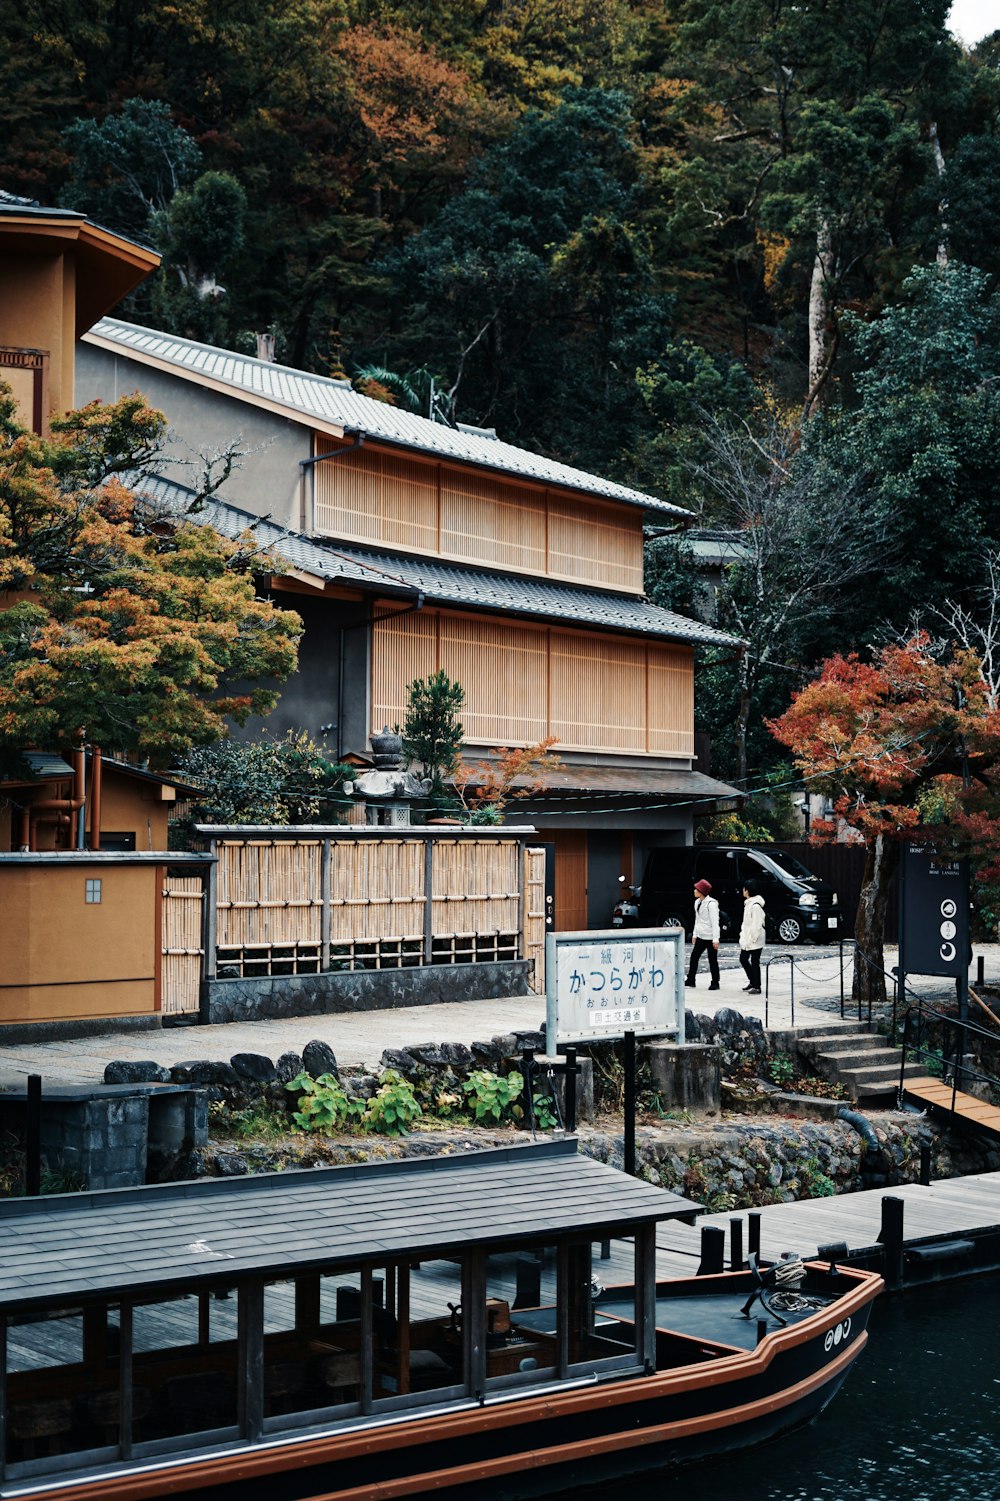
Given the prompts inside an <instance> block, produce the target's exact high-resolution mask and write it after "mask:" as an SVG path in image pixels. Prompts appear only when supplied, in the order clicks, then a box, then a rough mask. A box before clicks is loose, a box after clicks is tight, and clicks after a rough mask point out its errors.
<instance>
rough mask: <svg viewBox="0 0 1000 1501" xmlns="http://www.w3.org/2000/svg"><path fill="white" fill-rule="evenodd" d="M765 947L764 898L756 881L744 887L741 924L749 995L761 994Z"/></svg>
mask: <svg viewBox="0 0 1000 1501" xmlns="http://www.w3.org/2000/svg"><path fill="white" fill-rule="evenodd" d="M763 947H764V898H763V897H762V896H761V894H760V887H759V886H758V885H757V882H756V881H748V882H747V883H746V885H745V886H744V888H743V922H742V924H741V925H740V963H741V964H742V966H743V969H744V972H745V973H746V977H747V979H748V980H749V982H750V983H749V984H748V985H744V987H743V989H744V990H745V991H746V992H747V994H748V995H760V953H761V949H762V948H763Z"/></svg>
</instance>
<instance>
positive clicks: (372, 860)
mask: <svg viewBox="0 0 1000 1501" xmlns="http://www.w3.org/2000/svg"><path fill="white" fill-rule="evenodd" d="M424 905H425V901H424V841H423V840H422V839H391V838H387V839H334V840H333V841H332V847H331V851H330V946H331V948H334V947H338V946H340V945H347V944H375V943H389V944H392V945H395V944H397V943H398V942H400V941H402V940H411V941H412V940H415V939H421V940H422V938H423V933H424Z"/></svg>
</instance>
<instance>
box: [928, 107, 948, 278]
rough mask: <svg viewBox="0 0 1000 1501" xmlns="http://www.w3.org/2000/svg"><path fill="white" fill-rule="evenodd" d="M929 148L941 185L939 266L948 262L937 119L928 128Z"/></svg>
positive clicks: (945, 204)
mask: <svg viewBox="0 0 1000 1501" xmlns="http://www.w3.org/2000/svg"><path fill="white" fill-rule="evenodd" d="M927 133H928V135H929V136H930V142H931V150H932V151H933V152H934V165H935V167H936V168H937V175H938V180H939V181H940V183H941V186H942V197H941V198H940V200H939V201H938V246H937V263H938V265H939V266H947V264H948V229H949V226H948V200H947V198H945V197H944V196H943V190H944V178H945V165H944V152H943V151H942V150H941V140H940V137H939V136H938V128H937V121H936V120H932V121H931V124H930V126H929V128H928V132H927Z"/></svg>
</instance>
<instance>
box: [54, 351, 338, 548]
mask: <svg viewBox="0 0 1000 1501" xmlns="http://www.w3.org/2000/svg"><path fill="white" fill-rule="evenodd" d="M132 391H141V392H142V394H143V395H144V396H145V397H146V399H147V401H149V403H150V404H151V405H152V406H154V407H156V408H157V409H158V410H159V411H161V412H163V414H164V416H165V417H166V418H167V421H168V422H169V424H170V432H169V438H168V446H167V449H166V452H165V454H164V460H163V463H162V464H159V465H158V466H157V467H158V468H159V470H160V472H161V473H162V474H164V475H165V476H166V478H168V479H172V480H175V481H176V482H177V483H178V484H180V485H196V484H197V483H198V480H199V478H200V475H201V472H202V468H203V465H202V463H201V456H202V455H215V454H218V453H221V452H224V451H225V450H226V448H227V447H228V446H229V445H231V444H234V443H235V444H237V445H238V447H239V448H240V449H241V451H242V452H244V453H245V454H246V458H245V459H243V460H242V463H241V464H240V465H239V466H238V467H237V468H235V469H234V470H233V473H232V474H231V476H230V477H229V479H228V480H227V481H226V484H225V486H224V487H223V488H222V489H221V490H220V491H219V492H218V498H219V499H220V500H225V501H228V503H229V504H230V505H234V506H241V507H242V508H243V509H244V510H247V511H253V512H255V513H256V514H257V515H258V516H270V517H272V519H273V520H274V521H276V522H277V523H278V524H279V525H280V526H287V527H290V528H292V530H294V531H299V530H301V528H302V515H301V509H302V502H301V498H300V478H299V475H300V471H299V460H300V459H307V458H308V457H309V450H310V444H311V442H312V432H311V429H310V427H309V424H308V423H307V422H306V421H304V420H303V421H302V422H291V421H288V420H287V419H286V418H284V417H279V416H278V415H276V414H275V413H273V412H267V411H264V410H263V409H262V408H260V407H255V406H251V405H250V404H249V403H248V402H246V401H240V400H238V399H237V398H235V397H232V396H224V395H222V394H221V393H219V392H216V391H211V390H208V389H207V388H206V387H204V386H200V385H199V384H198V382H197V381H192V380H184V379H182V378H181V377H180V376H177V375H171V374H169V373H168V372H167V371H164V370H156V369H154V368H153V367H152V366H150V365H144V364H142V363H141V362H140V361H138V360H130V359H126V358H124V357H123V356H121V355H117V354H112V353H110V351H108V350H104V349H98V348H96V347H95V346H93V345H91V344H86V343H79V344H77V346H76V402H77V405H78V406H83V405H84V404H85V403H86V402H88V401H117V399H118V398H119V396H127V395H129V394H130V393H131V392H132Z"/></svg>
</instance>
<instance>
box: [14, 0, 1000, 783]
mask: <svg viewBox="0 0 1000 1501" xmlns="http://www.w3.org/2000/svg"><path fill="white" fill-rule="evenodd" d="M947 11H948V0H799V3H796V4H791V3H788V0H668V3H667V4H664V3H663V0H408V3H406V4H403V3H401V0H197V3H195V0H175V3H174V4H172V5H170V6H169V7H167V6H163V5H159V4H156V3H151V0H114V3H112V0H55V3H48V0H23V4H21V5H20V6H19V7H18V8H17V10H16V12H14V13H12V14H11V16H10V17H9V18H8V23H7V32H8V47H7V49H6V51H5V53H4V55H3V56H2V57H0V187H3V188H6V189H7V190H8V191H10V192H14V193H18V194H23V195H27V196H30V197H34V198H38V199H40V200H41V201H42V202H45V203H55V202H61V203H65V204H69V205H72V206H73V207H75V208H78V209H81V210H85V211H87V212H88V213H90V214H91V215H92V216H93V217H94V218H96V219H97V220H98V221H99V222H102V223H104V224H107V225H108V226H110V227H111V228H114V229H116V230H119V231H122V232H124V233H126V234H130V235H133V236H136V237H138V238H140V239H143V240H146V241H149V242H151V243H152V244H154V245H155V246H156V247H157V249H159V250H160V251H161V253H162V255H163V266H162V269H161V271H160V272H159V273H158V274H157V276H156V277H155V278H153V279H151V280H150V282H149V283H147V284H146V285H145V286H144V287H143V288H141V289H140V290H139V291H137V292H136V293H135V294H133V297H132V298H131V299H130V301H129V303H128V304H127V305H125V306H124V307H123V308H122V309H121V311H122V313H123V315H124V316H126V317H129V318H132V319H134V320H136V321H138V322H147V323H150V324H153V325H155V326H158V327H162V328H167V329H170V330H175V331H178V332H182V333H185V334H188V335H190V336H192V337H195V338H201V339H205V340H209V341H211V342H216V343H223V344H227V345H231V346H233V347H237V348H241V349H244V350H248V351H251V352H252V351H253V350H254V349H255V342H254V336H255V334H256V333H259V332H270V333H272V334H273V335H274V337H275V341H276V356H277V358H278V359H279V360H282V361H284V362H286V363H289V364H294V365H300V366H303V367H305V368H307V369H311V370H315V371H319V372H321V373H324V374H346V375H348V376H350V377H351V378H352V379H353V380H354V381H355V383H356V384H357V385H358V387H359V388H360V389H362V390H366V391H368V392H369V393H370V394H372V395H380V396H382V397H384V398H386V399H391V400H394V401H396V402H399V403H403V404H408V405H412V406H413V407H415V409H417V410H420V411H422V412H424V413H425V414H430V415H434V416H435V417H437V418H438V420H442V421H454V420H456V419H459V420H462V421H465V422H471V423H475V424H482V425H488V426H495V427H496V428H497V429H498V430H499V432H500V433H501V435H502V436H503V437H505V438H507V439H508V440H510V441H512V442H516V443H519V444H522V445H524V446H527V447H530V448H534V449H538V450H540V451H542V452H545V453H548V454H552V455H555V456H557V457H559V458H561V459H563V460H565V461H567V462H569V463H573V464H577V465H580V466H581V467H584V468H588V469H592V470H595V471H597V472H600V473H603V474H606V475H608V476H610V477H613V478H616V479H621V480H624V481H627V482H630V483H632V484H635V485H637V486H640V487H642V488H644V489H647V490H649V491H651V492H655V493H657V494H660V495H663V496H665V497H668V498H670V499H673V500H676V501H679V502H680V503H681V504H683V505H685V506H687V507H688V508H689V509H691V510H692V511H694V512H695V513H697V514H698V515H699V516H700V517H701V518H702V524H705V525H714V526H727V527H735V528H739V529H740V530H741V531H743V532H744V533H745V535H746V538H747V543H748V546H747V557H746V560H745V561H744V562H743V563H741V564H740V565H739V566H737V567H735V568H734V569H732V570H731V571H730V573H729V575H728V577H727V580H726V583H725V586H724V588H723V590H722V592H721V595H720V600H719V612H720V623H722V624H724V625H729V626H731V627H732V628H733V629H734V631H736V632H737V633H738V634H740V635H741V636H743V637H744V638H745V639H747V641H748V642H749V643H750V646H749V650H748V652H747V653H746V654H745V656H744V657H743V659H742V661H737V660H736V659H735V657H734V655H733V654H732V653H719V654H718V656H717V658H716V659H714V660H713V659H712V657H711V655H708V656H707V657H706V659H705V660H704V661H703V665H702V668H701V678H700V688H699V696H698V702H699V707H698V712H699V715H700V718H701V721H702V725H703V727H704V728H707V729H709V730H711V731H713V732H714V742H715V764H714V769H715V770H716V771H717V772H718V773H721V774H723V775H729V776H731V777H743V778H746V779H747V781H748V782H749V783H752V782H753V780H754V778H755V777H758V778H759V777H761V776H762V775H763V774H764V773H766V772H767V771H768V770H769V769H771V768H772V767H773V766H774V765H775V764H776V763H777V762H779V761H780V760H781V759H782V758H783V757H784V758H787V754H788V752H787V750H785V749H783V747H782V746H781V745H780V744H779V743H778V742H777V740H776V739H775V738H774V737H773V736H772V735H771V733H770V731H769V730H768V729H767V726H766V724H765V720H766V719H767V718H768V717H771V718H774V717H776V716H778V715H780V714H781V713H782V712H783V711H784V710H785V709H786V708H787V706H788V704H789V702H790V700H791V698H792V695H793V693H795V692H796V691H797V690H799V689H801V688H802V687H803V686H804V684H806V683H807V682H808V681H809V680H810V678H811V677H812V676H813V675H814V673H815V671H816V668H817V666H818V664H819V663H820V662H821V661H822V660H823V659H825V658H827V657H830V656H831V655H833V654H835V653H849V652H851V651H853V650H859V651H864V650H867V649H878V648H879V646H880V644H882V643H884V642H885V641H886V640H887V639H890V638H891V636H892V633H893V632H896V633H900V632H905V631H906V630H907V629H909V627H910V624H911V620H912V617H913V615H914V613H915V612H916V613H918V614H919V613H921V611H926V609H927V607H928V606H929V605H933V604H938V605H940V604H941V603H942V602H943V601H944V600H945V599H949V600H951V601H952V602H954V603H956V604H957V605H959V606H962V607H966V606H968V607H969V608H971V607H972V604H973V602H974V600H975V599H976V598H978V594H977V591H978V590H979V589H980V588H981V586H982V583H983V577H984V569H985V568H986V567H987V554H988V551H989V543H990V540H991V539H992V538H993V537H996V536H997V535H1000V294H998V291H997V277H998V273H1000V32H998V33H996V34H994V36H992V37H991V38H988V39H987V40H985V41H983V42H982V43H980V44H979V46H978V47H977V48H976V49H975V50H974V51H973V52H969V51H966V50H963V49H962V48H961V47H960V45H959V44H958V43H957V42H956V41H955V40H954V39H953V38H952V37H951V36H950V34H949V33H948V31H947V30H946V27H945V20H946V16H947ZM647 585H648V588H649V591H650V593H651V595H652V597H653V598H655V599H657V600H658V601H659V602H661V603H663V604H666V605H670V606H675V607H678V608H682V609H683V608H685V607H686V606H688V605H689V604H690V602H691V600H692V597H693V590H694V588H695V580H694V575H693V572H692V568H691V564H690V559H689V557H688V556H687V554H686V552H685V548H684V545H683V541H682V540H680V541H679V540H678V539H677V538H672V537H665V538H660V539H658V540H656V541H654V542H652V543H651V544H650V548H649V567H648V572H647ZM733 725H736V727H737V729H736V733H735V735H734V734H733V733H732V730H731V727H732V726H733Z"/></svg>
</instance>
